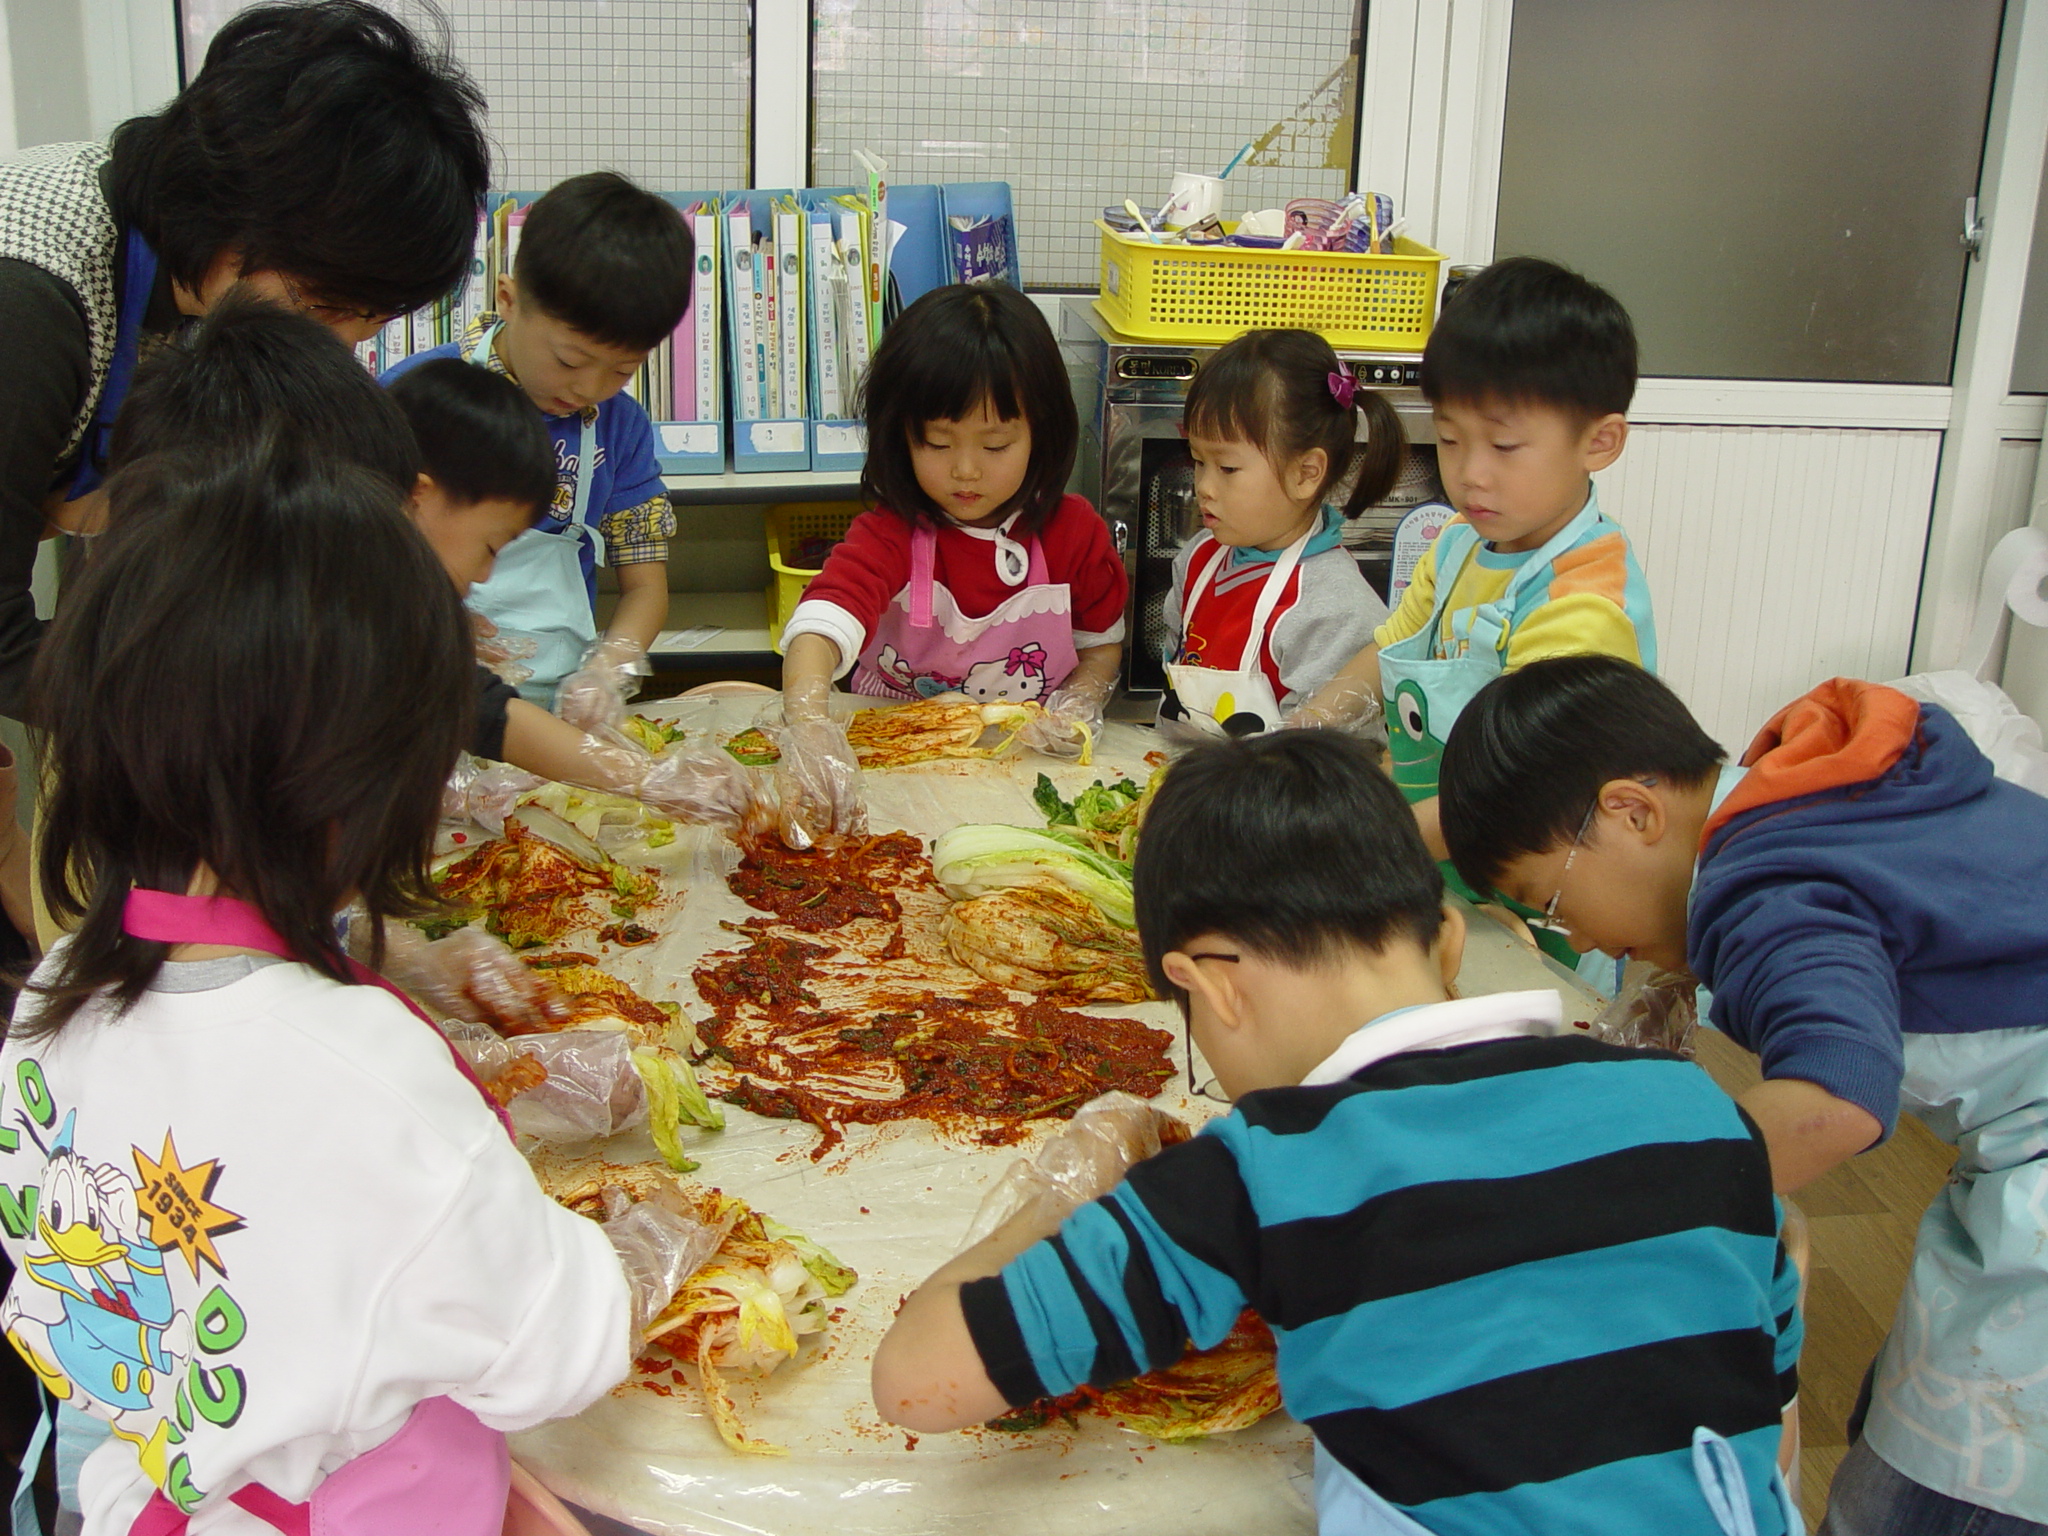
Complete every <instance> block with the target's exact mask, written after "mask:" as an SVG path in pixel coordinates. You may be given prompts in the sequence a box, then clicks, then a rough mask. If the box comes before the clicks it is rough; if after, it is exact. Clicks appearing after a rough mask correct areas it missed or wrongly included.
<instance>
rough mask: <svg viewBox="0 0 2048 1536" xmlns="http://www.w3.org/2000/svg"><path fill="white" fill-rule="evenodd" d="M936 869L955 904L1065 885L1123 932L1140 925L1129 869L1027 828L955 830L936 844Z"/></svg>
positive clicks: (984, 826)
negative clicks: (1019, 890) (1022, 889)
mask: <svg viewBox="0 0 2048 1536" xmlns="http://www.w3.org/2000/svg"><path fill="white" fill-rule="evenodd" d="M1070 835H1071V834H1070ZM932 868H933V869H934V870H935V871H937V873H938V877H939V884H941V885H943V886H944V887H945V888H946V894H947V895H949V896H951V897H953V898H954V899H955V900H956V901H958V900H964V899H965V898H967V897H970V896H985V895H987V894H988V893H989V892H990V891H1001V890H1010V889H1013V888H1015V887H1017V886H1027V885H1063V886H1065V887H1066V888H1067V889H1068V890H1071V891H1074V892H1077V893H1078V894H1080V895H1082V896H1085V897H1087V898H1088V900H1090V901H1092V902H1094V903H1095V905H1096V906H1097V907H1099V908H1100V909H1101V911H1102V914H1103V916H1105V917H1107V918H1108V919H1109V920H1110V921H1111V922H1113V923H1115V924H1117V925H1118V926H1119V927H1123V928H1134V927H1136V926H1137V913H1136V911H1135V909H1134V908H1133V906H1132V902H1131V872H1130V870H1129V869H1128V868H1127V867H1126V866H1125V865H1123V864H1120V863H1118V862H1117V861H1116V860H1115V859H1112V858H1109V857H1107V856H1105V855H1103V854H1100V853H1096V852H1095V851H1094V850H1092V849H1090V848H1087V847H1084V846H1081V844H1080V842H1079V840H1078V839H1076V840H1075V841H1072V842H1070V841H1068V840H1067V839H1066V838H1063V837H1060V836H1057V835H1055V834H1053V833H1050V832H1036V831H1033V830H1032V829H1031V828H1029V827H1007V826H993V825H971V826H965V827H955V828H953V830H952V831H950V832H947V833H944V834H942V835H941V836H940V837H939V839H938V840H937V841H936V842H934V843H933V844H932Z"/></svg>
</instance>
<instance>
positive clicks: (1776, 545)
mask: <svg viewBox="0 0 2048 1536" xmlns="http://www.w3.org/2000/svg"><path fill="white" fill-rule="evenodd" d="M1940 451H1941V434H1940V433H1939V432H1891V431H1864V430H1849V431H1830V430H1819V429H1810V428H1781V427H1729V426H1641V427H1637V428H1636V429H1635V431H1634V432H1633V433H1632V434H1631V435H1630V437H1629V443H1628V450H1627V451H1626V452H1625V453H1624V454H1623V455H1622V457H1621V460H1620V462H1619V463H1617V464H1616V465H1615V466H1614V467H1613V468H1612V469H1610V470H1607V471H1606V472H1605V473H1603V474H1602V475H1600V476H1599V487H1600V505H1601V507H1602V509H1603V510H1604V511H1605V512H1606V513H1607V514H1608V515H1609V516H1610V517H1612V518H1614V519H1615V520H1616V521H1617V522H1619V523H1621V524H1622V526H1623V527H1625V528H1626V529H1627V530H1628V533H1629V537H1630V538H1631V539H1632V540H1633V541H1634V544H1635V548H1636V554H1637V558H1638V559H1639V560H1641V562H1642V565H1643V570H1644V574H1645V575H1646V576H1647V577H1648V579H1649V583H1650V596H1651V601H1652V603H1653V605H1654V607H1655V610H1656V615H1657V636H1658V644H1659V650H1660V670H1661V671H1662V673H1663V675H1664V677H1665V679H1666V680H1667V681H1668V682H1670V684H1671V685H1672V686H1673V687H1674V688H1676V689H1677V690H1678V692H1679V694H1680V695H1681V696H1682V697H1683V698H1684V699H1685V700H1686V702H1687V703H1688V704H1689V705H1690V706H1691V707H1692V710H1693V712H1694V713H1695V714H1696V715H1698V716H1699V718H1700V722H1701V723H1702V724H1703V725H1704V726H1705V727H1706V728H1707V729H1708V730H1709V731H1710V732H1712V733H1713V734H1714V736H1715V737H1716V738H1717V739H1718V740H1720V741H1721V742H1722V744H1723V745H1725V746H1726V747H1728V748H1729V750H1730V751H1732V752H1739V751H1740V750H1741V749H1742V748H1743V747H1744V746H1746V745H1747V744H1748V742H1749V739H1750V736H1751V735H1752V734H1753V733H1754V732H1755V730H1756V728H1757V727H1758V726H1759V725H1761V724H1762V723H1763V722H1764V721H1765V720H1766V719H1768V718H1769V717H1770V716H1771V715H1772V714H1773V713H1774V712H1775V711H1776V710H1777V709H1778V708H1779V706H1781V705H1783V704H1784V703H1786V702H1787V701H1789V700H1790V699H1792V698H1794V697H1795V696H1796V695H1798V694H1800V693H1803V692H1805V691H1806V690H1807V689H1808V688H1811V687H1812V686H1813V685H1814V684H1816V683H1818V682H1820V681H1822V680H1824V679H1826V678H1829V677H1834V676H1837V675H1842V676H1852V677H1870V678H1877V679H1886V678H1892V677H1897V676H1900V675H1901V674H1903V673H1904V672H1905V670H1906V657H1907V652H1908V650H1909V648H1910V647H1911V644H1912V638H1913V609H1914V603H1915V600H1916V596H1917V593H1918V589H1919V582H1920V565H1921V557H1922V555H1923V553H1924V550H1925V547H1926V540H1927V519H1928V511H1929V507H1930V505H1931V503H1932V499H1933V494H1934V476H1935V469H1936V465H1937V461H1938V459H1939V457H1940Z"/></svg>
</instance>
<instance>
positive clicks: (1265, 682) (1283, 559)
mask: <svg viewBox="0 0 2048 1536" xmlns="http://www.w3.org/2000/svg"><path fill="white" fill-rule="evenodd" d="M1320 531H1321V530H1320V528H1319V527H1311V528H1310V529H1309V530H1308V531H1307V532H1305V533H1303V534H1302V536H1301V537H1300V538H1298V539H1296V540H1295V541H1294V542H1293V543H1292V544H1290V545H1288V546H1287V548H1286V549H1284V550H1282V551H1281V552H1280V555H1279V557H1278V558H1277V559H1275V560H1274V561H1273V563H1272V566H1271V568H1270V569H1269V570H1268V571H1267V572H1266V580H1265V585H1263V586H1262V587H1260V588H1259V600H1258V603H1257V605H1256V606H1255V607H1254V608H1253V609H1252V621H1251V628H1250V629H1249V630H1248V631H1247V633H1246V635H1245V640H1244V648H1243V649H1242V650H1241V651H1239V652H1238V657H1237V665H1236V666H1235V667H1231V668H1227V669H1226V668H1223V667H1199V666H1195V665H1193V664H1192V663H1188V662H1180V661H1172V662H1168V663H1167V665H1166V686H1167V690H1168V692H1167V694H1166V696H1165V697H1164V698H1162V699H1161V700H1160V701H1159V718H1160V720H1161V721H1162V722H1167V721H1171V722H1177V723H1180V724H1184V725H1187V726H1192V727H1193V728H1194V729H1195V730H1197V731H1199V732H1201V733H1202V734H1203V735H1205V736H1257V735H1259V734H1260V733H1262V732H1264V731H1270V730H1273V729H1274V728H1276V727H1277V726H1278V725H1279V724H1280V700H1279V699H1278V698H1277V697H1276V696H1275V695H1274V692H1273V683H1272V679H1270V678H1269V677H1267V676H1266V668H1265V666H1264V661H1263V658H1264V656H1265V651H1266V638H1267V636H1268V634H1269V633H1270V632H1271V631H1272V628H1273V610H1274V609H1275V608H1276V607H1278V606H1279V603H1280V599H1281V597H1282V596H1283V595H1285V593H1286V591H1287V583H1288V582H1289V581H1290V580H1292V579H1293V576H1294V572H1295V568H1296V567H1297V566H1299V565H1300V564H1301V554H1302V551H1303V550H1304V549H1306V548H1307V547H1308V541H1309V540H1310V539H1311V538H1312V537H1314V536H1315V535H1316V534H1317V533H1318V532H1320ZM1230 553H1231V551H1230V546H1229V545H1227V544H1220V543H1219V544H1215V545H1214V546H1213V553H1212V554H1211V556H1210V559H1209V563H1208V564H1207V565H1205V566H1203V567H1202V574H1201V575H1200V576H1198V577H1197V578H1196V579H1195V584H1194V586H1193V587H1192V588H1191V589H1190V590H1189V592H1188V597H1187V602H1186V604H1185V605H1184V607H1183V611H1182V613H1181V619H1180V641H1181V645H1182V646H1185V645H1186V643H1187V638H1188V631H1189V629H1190V628H1191V627H1192V626H1193V624H1194V619H1195V610H1196V609H1197V608H1199V607H1200V606H1201V602H1202V598H1203V597H1204V595H1206V594H1207V593H1208V591H1209V589H1210V587H1211V586H1212V585H1214V583H1215V580H1216V573H1217V572H1218V571H1219V570H1221V569H1222V568H1223V567H1225V566H1227V565H1228V564H1229V563H1230ZM1196 558H1200V557H1199V556H1197V557H1196Z"/></svg>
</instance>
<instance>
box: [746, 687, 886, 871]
mask: <svg viewBox="0 0 2048 1536" xmlns="http://www.w3.org/2000/svg"><path fill="white" fill-rule="evenodd" d="M768 734H769V736H770V737H771V738H773V740H774V742H775V745H776V747H777V748H778V749H779V750H780V751H781V753H782V756H781V758H780V760H779V761H777V763H776V764H775V803H776V830H777V831H778V832H780V833H781V835H782V840H783V842H785V843H787V844H788V845H789V846H790V847H792V848H797V849H803V848H809V847H811V846H812V845H813V844H815V843H816V842H817V841H818V839H819V838H821V837H827V836H829V835H831V834H832V833H834V832H853V833H858V832H865V831H866V830H867V824H868V811H867V802H866V800H865V799H864V798H863V796H862V794H861V777H860V759H858V758H857V757H855V756H854V754H853V743H852V742H850V741H848V740H847V739H846V727H845V726H844V725H843V724H842V723H840V722H839V721H837V720H833V719H830V718H825V719H819V720H797V721H794V722H791V723H789V724H786V725H782V726H777V727H774V728H772V729H770V730H769V732H768Z"/></svg>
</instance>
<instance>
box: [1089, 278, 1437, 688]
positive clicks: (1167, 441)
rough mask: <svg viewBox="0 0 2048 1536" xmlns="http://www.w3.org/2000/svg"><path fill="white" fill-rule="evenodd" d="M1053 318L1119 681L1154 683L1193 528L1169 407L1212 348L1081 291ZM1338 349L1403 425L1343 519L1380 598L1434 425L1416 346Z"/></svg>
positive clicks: (1423, 473) (1190, 482)
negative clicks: (1120, 648) (1146, 333)
mask: <svg viewBox="0 0 2048 1536" xmlns="http://www.w3.org/2000/svg"><path fill="white" fill-rule="evenodd" d="M1059 329H1060V347H1061V350H1062V351H1063V352H1064V354H1065V356H1066V362H1067V374H1068V377H1069V379H1070V380H1071V381H1072V384H1073V388H1074V403H1075V405H1076V407H1077V408H1078V409H1079V411H1080V414H1081V448H1080V452H1079V454H1078V455H1077V456H1076V460H1075V476H1076V479H1075V486H1074V488H1075V489H1076V490H1078V491H1079V492H1080V493H1081V494H1082V495H1084V496H1086V497H1087V498H1088V499H1089V500H1090V501H1092V502H1093V503H1094V504H1095V507H1096V510H1097V511H1099V512H1100V513H1101V514H1102V516H1103V518H1104V520H1105V521H1106V522H1108V524H1109V531H1110V536H1111V537H1112V538H1113V539H1114V540H1115V542H1116V547H1117V549H1118V551H1119V552H1120V553H1121V554H1122V555H1123V557H1124V566H1125V569H1126V570H1128V571H1129V572H1130V577H1131V602H1130V607H1129V609H1128V610H1127V618H1126V621H1125V623H1126V627H1127V631H1128V635H1127V640H1126V644H1125V650H1124V686H1125V688H1126V689H1127V690H1130V691H1132V692H1137V693H1157V692H1159V691H1160V690H1162V689H1163V688H1164V687H1165V686H1166V674H1165V670H1164V661H1163V658H1164V656H1165V653H1166V651H1167V649H1168V647H1169V646H1170V645H1171V644H1172V642H1173V638H1174V637H1172V636H1170V635H1168V634H1167V633H1166V632H1165V625H1164V622H1163V620H1162V618H1161V614H1160V609H1161V606H1162V605H1163V603H1164V602H1165V598H1166V591H1167V588H1168V586H1169V585H1170V584H1171V582H1172V576H1173V557H1174V554H1175V552H1176V551H1177V550H1179V548H1180V546H1181V545H1182V544H1184V543H1185V542H1187V540H1188V539H1189V538H1190V537H1191V536H1192V535H1193V534H1194V533H1195V532H1196V531H1197V530H1198V529H1199V528H1200V527H1201V514H1200V512H1199V511H1198V510H1197V508H1196V506H1195V470H1194V462H1193V460H1191V459H1190V458H1189V457H1188V451H1187V443H1186V441H1185V440H1184V439H1183V437H1182V435H1181V411H1182V407H1183V404H1184V402H1185V400H1186V398H1187V389H1188V382H1189V380H1191V379H1192V378H1194V376H1195V369H1196V368H1197V367H1198V366H1199V365H1200V363H1201V360H1202V359H1203V358H1204V357H1205V356H1207V355H1208V354H1209V353H1211V352H1214V351H1215V350H1216V348H1215V347H1214V346H1211V345H1182V344H1176V343H1173V342H1154V341H1137V340H1134V339H1132V338H1131V337H1128V336H1122V335H1119V334H1118V333H1117V332H1115V331H1113V330H1111V329H1110V328H1109V326H1108V324H1107V323H1106V322H1105V321H1104V320H1103V319H1102V317H1101V315H1100V314H1098V313H1097V312H1096V308H1095V301H1094V300H1093V299H1092V298H1069V299H1064V300H1062V301H1061V303H1060V327H1059ZM1338 355H1339V356H1341V357H1342V358H1343V359H1344V361H1345V362H1346V363H1348V364H1349V365H1350V367H1351V369H1352V371H1353V372H1354V373H1355V374H1356V375H1357V377H1358V381H1359V384H1360V386H1361V387H1364V388H1369V389H1375V390H1378V391H1380V392H1381V393H1382V394H1384V395H1386V397H1387V400H1388V403H1390V404H1391V405H1392V406H1393V407H1394V410H1395V412H1396V413H1397V414H1398V415H1399V416H1400V418H1401V425H1402V427H1403V428H1404V429H1405V430H1406V432H1407V434H1408V445H1409V446H1408V465H1407V469H1406V471H1405V472H1404V473H1403V474H1402V476H1401V480H1400V483H1399V484H1398V485H1397V486H1396V487H1395V488H1394V491H1393V494H1392V495H1390V496H1389V497H1388V498H1387V499H1386V500H1385V501H1383V502H1381V503H1380V504H1379V505H1378V506H1375V507H1371V508H1368V509H1367V510H1366V511H1365V512H1363V513H1362V514H1360V515H1359V516H1358V517H1356V518H1353V519H1352V520H1351V521H1349V522H1347V523H1346V524H1345V527H1344V544H1345V547H1346V548H1348V549H1350V550H1351V551H1352V553H1353V554H1354V555H1355V556H1356V557H1357V560H1358V563H1359V567H1360V569H1362V570H1363V571H1364V573H1365V578H1366V580H1367V581H1368V582H1370V583H1371V584H1372V587H1373V589H1374V590H1375V591H1377V592H1378V593H1379V594H1380V595H1381V596H1382V597H1385V596H1386V592H1387V579H1388V576H1389V573H1390V571H1391V568H1392V565H1393V546H1394V529H1395V527H1396V525H1397V524H1399V522H1400V521H1401V518H1402V516H1403V515H1404V514H1405V513H1407V512H1408V510H1409V509H1410V508H1412V507H1414V506H1416V505H1418V504H1419V503H1421V502H1424V501H1428V500H1430V499H1432V498H1434V497H1438V496H1441V495H1442V491H1441V489H1440V487H1439V486H1438V484H1437V476H1436V429H1435V426H1434V425H1433V423H1432V422H1431V419H1430V413H1429V406H1428V404H1427V402H1425V401H1424V400H1423V398H1422V390H1421V388H1420V386H1419V381H1420V379H1421V375H1422V357H1421V354H1419V353H1415V352H1340V353H1339V354H1338Z"/></svg>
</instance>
